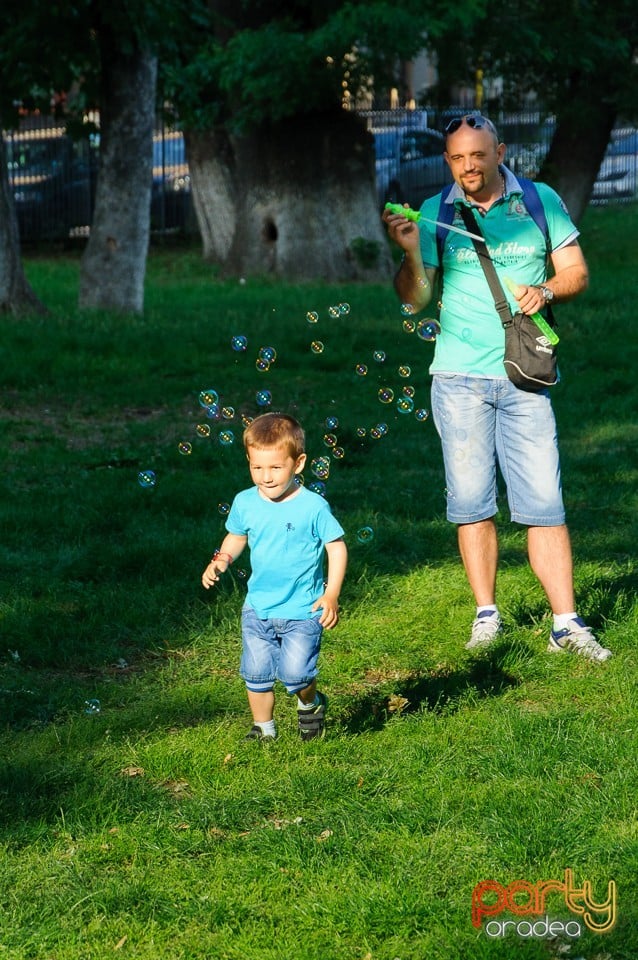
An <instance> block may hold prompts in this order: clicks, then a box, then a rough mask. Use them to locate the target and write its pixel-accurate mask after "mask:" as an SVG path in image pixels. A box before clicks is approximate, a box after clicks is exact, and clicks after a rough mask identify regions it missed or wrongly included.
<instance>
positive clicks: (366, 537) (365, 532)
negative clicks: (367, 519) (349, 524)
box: [357, 527, 374, 543]
mask: <svg viewBox="0 0 638 960" xmlns="http://www.w3.org/2000/svg"><path fill="white" fill-rule="evenodd" d="M357 540H358V541H359V543H371V542H372V541H373V540H374V530H373V529H372V527H361V528H360V529H359V530H357Z"/></svg>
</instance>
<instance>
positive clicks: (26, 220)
mask: <svg viewBox="0 0 638 960" xmlns="http://www.w3.org/2000/svg"><path fill="white" fill-rule="evenodd" d="M466 112H467V110H466V109H462V108H450V109H448V110H443V111H439V112H436V111H433V110H426V109H423V110H421V109H419V110H405V109H395V110H368V111H360V115H361V116H362V117H363V118H364V119H365V121H366V123H367V126H368V128H369V129H370V131H371V132H372V133H373V135H374V140H375V151H376V177H377V192H378V196H379V201H380V203H381V202H385V200H388V199H394V200H399V201H402V202H403V201H407V202H408V203H411V204H412V205H420V204H421V202H422V201H423V199H424V198H425V197H427V196H431V195H432V194H433V193H436V192H437V191H438V190H440V189H441V188H442V187H443V186H444V184H445V183H448V182H450V175H449V170H448V168H447V165H446V164H445V162H444V160H443V157H442V155H441V154H442V149H443V140H442V133H441V131H442V130H444V128H445V126H446V124H447V123H448V122H449V120H450V119H451V118H452V117H455V116H459V115H463V114H464V113H466ZM491 119H492V120H493V121H494V123H495V124H496V126H497V128H498V130H499V135H500V137H501V139H502V140H503V141H504V142H505V143H506V144H507V148H508V150H507V157H506V163H507V164H508V165H509V166H510V168H511V169H512V170H513V171H514V172H515V173H519V174H521V175H524V176H528V177H532V178H533V177H535V176H536V174H537V173H538V171H539V169H540V166H541V164H542V161H543V159H544V157H545V155H546V153H547V150H548V148H549V144H550V142H551V138H552V135H553V130H554V118H553V117H551V116H544V115H543V114H541V113H538V112H533V111H519V112H508V113H505V112H501V113H499V114H498V116H494V117H491ZM3 137H4V141H5V147H6V152H7V163H8V169H9V180H10V183H11V186H12V189H13V196H14V200H15V206H16V211H17V215H18V225H19V229H20V237H21V240H22V241H23V242H24V243H30V242H34V241H51V240H66V239H68V238H70V237H83V236H87V235H88V233H89V230H90V225H91V219H92V214H93V207H94V202H95V185H96V181H97V171H98V158H99V134H97V133H91V134H88V135H87V136H85V137H81V138H79V139H78V138H76V137H73V138H72V137H71V136H70V135H69V133H68V131H67V130H66V129H65V127H64V126H55V125H53V124H52V123H46V121H44V120H43V122H42V125H41V126H35V125H34V121H33V119H32V120H31V121H30V124H29V127H28V129H21V130H19V131H17V132H4V133H3ZM637 192H638V132H637V131H636V129H634V128H630V127H626V128H621V129H618V130H615V131H614V134H613V137H612V141H611V143H610V146H609V148H608V150H607V154H606V156H605V159H604V161H603V164H602V166H601V168H600V172H599V175H598V179H597V180H596V183H595V185H594V191H593V196H592V202H593V203H608V202H611V201H616V200H631V199H634V198H635V197H636V195H637ZM151 196H152V199H151V230H152V231H154V232H156V233H160V234H166V233H169V232H180V231H181V232H183V231H186V230H189V229H190V230H192V228H193V213H192V203H191V190H190V175H189V170H188V163H187V158H186V154H185V149H184V139H183V137H182V135H181V133H180V132H179V131H177V130H173V129H170V128H163V127H161V126H160V127H158V130H157V132H156V134H155V136H154V138H153V184H152V195H151Z"/></svg>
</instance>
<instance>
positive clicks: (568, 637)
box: [547, 617, 612, 663]
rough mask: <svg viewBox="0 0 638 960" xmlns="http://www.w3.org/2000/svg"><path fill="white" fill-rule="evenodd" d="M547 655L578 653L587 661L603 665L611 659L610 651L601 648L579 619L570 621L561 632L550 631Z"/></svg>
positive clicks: (583, 622) (588, 628) (589, 630)
mask: <svg viewBox="0 0 638 960" xmlns="http://www.w3.org/2000/svg"><path fill="white" fill-rule="evenodd" d="M547 650H548V652H549V653H578V654H580V656H581V657H587V659H588V660H595V661H597V663H603V662H604V661H605V660H609V658H610V657H611V655H612V654H611V650H608V649H607V648H606V647H603V646H602V645H601V644H600V643H598V641H597V640H596V638H595V637H594V635H593V633H592V632H591V629H590V627H588V626H587V624H586V623H585V621H584V620H583V619H582V618H581V617H575V618H574V619H573V620H570V622H569V626H568V627H564V628H563V629H562V630H552V632H551V633H550V635H549V643H548V644H547Z"/></svg>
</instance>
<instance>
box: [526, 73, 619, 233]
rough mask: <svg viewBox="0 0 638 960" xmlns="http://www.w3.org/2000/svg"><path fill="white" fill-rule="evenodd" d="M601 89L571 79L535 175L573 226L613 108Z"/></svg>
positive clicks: (601, 153)
mask: <svg viewBox="0 0 638 960" xmlns="http://www.w3.org/2000/svg"><path fill="white" fill-rule="evenodd" d="M604 90H605V87H604V85H603V83H602V82H601V85H600V86H598V85H596V89H595V90H593V89H592V88H591V86H590V85H589V84H588V85H587V87H585V86H584V85H583V84H582V83H581V81H580V80H579V78H577V77H575V78H572V80H571V81H570V83H569V90H568V92H567V93H566V95H565V100H564V103H565V105H566V109H565V111H564V112H559V113H558V115H557V117H556V130H555V132H554V137H553V139H552V142H551V145H550V148H549V152H548V153H547V156H546V157H545V162H544V163H543V166H542V168H541V170H540V173H539V175H538V179H539V180H543V181H544V182H545V183H549V184H550V185H551V186H552V187H554V189H555V190H556V191H557V193H558V194H559V195H560V196H561V197H562V199H563V201H564V203H565V205H566V207H567V209H568V210H569V214H570V216H571V218H572V220H573V221H574V223H579V222H580V220H581V218H582V216H583V214H584V212H585V210H586V209H587V204H588V203H589V199H590V197H591V192H592V187H593V185H594V183H595V181H596V175H597V174H598V170H599V169H600V165H601V163H602V160H603V157H604V156H605V150H606V149H607V144H608V143H609V138H610V136H611V132H612V130H613V128H614V123H615V121H616V115H617V107H616V106H615V104H614V101H613V99H612V98H611V97H610V98H609V100H606V98H605V96H604Z"/></svg>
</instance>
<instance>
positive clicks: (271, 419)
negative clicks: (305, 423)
mask: <svg viewBox="0 0 638 960" xmlns="http://www.w3.org/2000/svg"><path fill="white" fill-rule="evenodd" d="M251 447H254V448H255V449H256V450H264V449H267V448H270V447H282V448H283V449H284V450H285V451H286V453H287V454H288V455H289V456H291V457H292V458H293V460H297V459H299V457H300V456H301V455H302V453H305V450H306V435H305V433H304V431H303V428H302V426H301V424H299V423H298V422H297V421H296V420H295V418H294V417H291V416H289V415H288V414H287V413H262V414H261V416H259V417H255V419H254V420H253V422H252V423H250V424H249V425H248V426H247V427H246V429H245V430H244V448H245V450H246V453H249V452H250V448H251Z"/></svg>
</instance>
